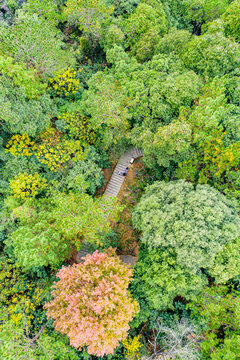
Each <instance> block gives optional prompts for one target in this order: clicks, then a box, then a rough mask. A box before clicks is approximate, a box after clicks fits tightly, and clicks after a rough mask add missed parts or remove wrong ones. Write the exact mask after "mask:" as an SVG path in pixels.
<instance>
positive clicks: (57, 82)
mask: <svg viewBox="0 0 240 360" xmlns="http://www.w3.org/2000/svg"><path fill="white" fill-rule="evenodd" d="M79 71H82V70H81V69H80V70H79ZM49 82H50V83H51V84H52V87H53V89H54V90H56V91H57V95H59V96H69V95H70V94H76V92H77V91H78V90H79V89H81V86H80V82H79V80H78V79H76V71H75V70H74V69H62V70H60V71H59V72H58V74H57V75H56V77H55V78H51V79H49Z"/></svg>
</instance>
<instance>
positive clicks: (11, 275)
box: [0, 260, 44, 326]
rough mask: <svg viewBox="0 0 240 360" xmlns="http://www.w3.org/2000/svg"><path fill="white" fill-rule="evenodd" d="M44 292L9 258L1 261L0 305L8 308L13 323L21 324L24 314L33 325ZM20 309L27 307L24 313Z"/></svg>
mask: <svg viewBox="0 0 240 360" xmlns="http://www.w3.org/2000/svg"><path fill="white" fill-rule="evenodd" d="M43 293H44V291H43V290H42V289H41V288H39V287H38V286H36V284H34V283H31V282H29V281H28V279H27V277H26V276H25V275H24V274H23V273H22V272H21V270H20V269H19V268H17V267H16V266H15V265H14V264H12V263H11V262H10V261H9V260H8V261H7V262H5V263H4V261H2V260H1V261H0V306H1V308H2V307H7V308H8V311H9V314H10V319H11V321H12V322H13V323H15V324H16V325H19V324H20V322H21V321H22V317H23V316H24V319H25V321H27V325H28V326H31V324H32V321H33V319H34V314H35V313H36V311H37V308H39V306H40V304H41V301H42V299H41V298H42V296H43ZM20 309H25V311H24V314H23V312H22V311H20ZM39 323H41V320H40V321H39Z"/></svg>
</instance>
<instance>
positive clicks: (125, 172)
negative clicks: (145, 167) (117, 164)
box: [123, 167, 128, 176]
mask: <svg viewBox="0 0 240 360" xmlns="http://www.w3.org/2000/svg"><path fill="white" fill-rule="evenodd" d="M127 172H128V167H126V169H125V170H124V172H123V176H126V175H127Z"/></svg>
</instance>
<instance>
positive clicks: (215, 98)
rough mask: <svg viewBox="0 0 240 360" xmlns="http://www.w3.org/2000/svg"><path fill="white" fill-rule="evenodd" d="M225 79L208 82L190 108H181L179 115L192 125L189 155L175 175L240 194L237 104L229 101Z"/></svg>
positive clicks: (223, 190) (222, 190) (230, 194)
mask: <svg viewBox="0 0 240 360" xmlns="http://www.w3.org/2000/svg"><path fill="white" fill-rule="evenodd" d="M225 92H226V90H225V86H224V81H222V80H219V79H216V80H214V81H212V82H211V83H207V84H206V85H205V86H204V88H203V89H202V94H201V95H200V96H199V98H198V99H196V101H195V104H194V105H193V107H192V109H188V108H187V109H182V111H181V113H180V119H182V121H184V122H187V123H188V124H189V125H190V126H191V128H192V139H191V148H190V156H189V158H188V159H187V160H185V161H183V162H182V163H180V164H179V169H178V170H177V172H176V175H177V176H178V177H181V178H185V179H187V180H190V181H192V182H194V183H204V184H209V185H212V186H214V187H216V188H217V189H218V190H220V191H221V192H223V193H224V194H226V195H228V196H234V197H237V198H239V190H240V187H239V185H240V184H239V180H238V177H239V175H238V174H239V170H238V169H239V164H240V157H239V148H240V122H239V120H238V118H239V111H240V108H239V107H237V106H235V105H232V104H229V103H228V99H227V97H226V95H225Z"/></svg>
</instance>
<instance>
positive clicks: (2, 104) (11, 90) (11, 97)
mask: <svg viewBox="0 0 240 360" xmlns="http://www.w3.org/2000/svg"><path fill="white" fill-rule="evenodd" d="M18 80H19V81H21V79H20V77H18ZM29 81H30V79H29ZM36 83H37V82H36ZM20 85H21V86H20V87H17V86H15V85H14V79H13V80H11V79H10V78H8V77H6V76H1V78H0V111H1V119H2V120H3V121H4V122H3V124H4V125H5V128H7V129H8V131H9V132H10V133H20V134H28V135H30V136H36V134H37V133H38V132H40V131H43V130H45V128H46V127H48V126H49V124H50V120H51V117H52V116H53V115H54V114H55V111H56V108H55V106H54V104H53V101H52V100H51V98H50V96H49V95H48V94H43V95H41V96H38V99H31V100H30V99H28V95H27V90H28V93H29V92H30V94H31V96H32V94H33V91H34V92H35V93H36V90H35V89H34V86H33V87H32V89H31V88H30V86H28V87H27V88H25V87H24V84H23V83H20Z"/></svg>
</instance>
